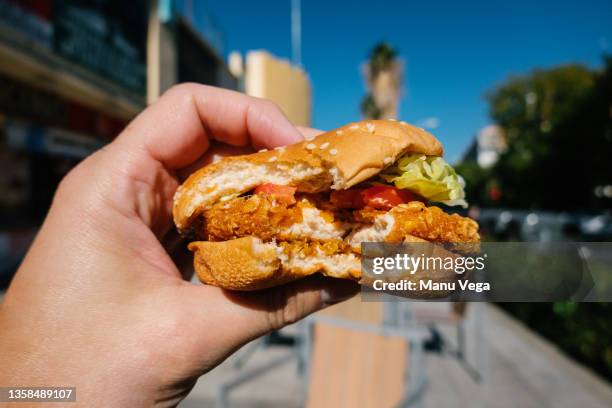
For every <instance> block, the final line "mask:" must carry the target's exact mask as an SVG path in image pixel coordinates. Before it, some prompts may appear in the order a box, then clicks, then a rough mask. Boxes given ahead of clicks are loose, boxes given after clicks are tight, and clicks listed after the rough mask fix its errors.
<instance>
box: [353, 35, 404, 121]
mask: <svg viewBox="0 0 612 408" xmlns="http://www.w3.org/2000/svg"><path fill="white" fill-rule="evenodd" d="M363 71H364V72H363V73H364V77H365V80H366V86H367V88H368V94H367V95H366V96H365V97H364V98H363V100H362V101H361V113H362V114H363V116H364V117H366V118H369V119H391V118H395V117H396V116H397V108H398V104H399V99H400V92H401V88H402V79H403V78H402V71H403V63H402V61H401V60H400V59H398V57H397V52H396V50H395V49H394V48H393V47H392V46H391V45H389V44H387V43H384V42H382V43H379V44H377V45H376V46H375V47H374V48H373V49H372V51H371V52H370V57H369V60H368V62H367V64H365V65H364V70H363Z"/></svg>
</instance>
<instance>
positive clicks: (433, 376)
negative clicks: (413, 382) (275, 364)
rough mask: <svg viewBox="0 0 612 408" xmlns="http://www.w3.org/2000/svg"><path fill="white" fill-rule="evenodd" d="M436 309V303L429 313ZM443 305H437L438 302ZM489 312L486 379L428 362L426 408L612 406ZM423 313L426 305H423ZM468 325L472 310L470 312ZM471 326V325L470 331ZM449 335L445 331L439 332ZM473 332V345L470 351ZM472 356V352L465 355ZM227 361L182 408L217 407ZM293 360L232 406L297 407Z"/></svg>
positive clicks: (590, 383) (243, 391)
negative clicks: (219, 388) (475, 380)
mask: <svg viewBox="0 0 612 408" xmlns="http://www.w3.org/2000/svg"><path fill="white" fill-rule="evenodd" d="M435 305H436V304H432V307H438V306H435ZM437 305H439V304H437ZM483 306H484V319H485V321H484V322H483V324H484V330H485V339H486V346H487V349H488V352H486V350H485V353H486V356H487V365H486V367H487V368H486V370H485V380H484V383H483V384H477V383H475V382H474V381H473V380H472V379H471V378H470V377H469V376H468V375H467V374H466V372H465V371H464V370H463V368H462V367H461V366H459V365H458V364H457V363H456V362H455V361H453V360H452V359H449V358H446V357H442V356H439V355H436V354H428V355H427V356H426V362H427V363H426V369H427V376H428V378H429V388H428V390H427V391H426V396H425V401H424V406H425V407H446V406H460V407H508V408H510V407H512V408H514V407H525V408H529V407H534V408H535V407H551V408H553V407H554V408H559V407H561V408H563V407H567V408H570V407H571V408H574V407H584V408H587V407H588V408H591V407H593V408H598V407H601V408H605V407H611V406H612V386H610V385H609V384H607V383H605V382H604V381H603V380H601V379H599V378H598V377H596V376H595V375H594V374H593V373H591V372H590V371H588V370H587V369H585V368H582V367H581V366H580V365H578V364H577V363H575V362H574V361H572V360H571V359H569V358H568V357H565V356H564V355H563V354H561V353H560V352H559V351H558V350H557V349H556V348H555V347H554V346H553V345H552V344H550V343H549V342H547V341H546V340H544V339H542V338H540V337H539V336H537V335H536V334H534V333H533V332H531V331H530V330H528V329H527V328H526V327H524V326H523V325H522V324H521V323H520V322H518V321H516V320H515V319H513V318H512V317H510V316H508V315H507V314H505V313H504V312H502V311H501V310H499V309H497V308H496V307H495V306H492V305H483ZM420 307H421V306H420ZM468 319H469V309H468ZM469 325H470V322H469V320H468V327H467V328H468V333H469V327H470V326H469ZM441 329H442V331H443V332H445V329H444V328H442V327H441ZM470 340H471V339H470V335H469V334H468V337H467V342H468V346H470V345H473V342H471V341H470ZM279 352H283V350H270V349H267V350H264V351H261V350H260V351H258V352H257V353H255V355H253V357H252V358H251V360H250V362H249V364H254V363H256V362H262V361H266V360H267V359H269V358H271V357H273V356H276V355H278V353H279ZM473 352H474V350H473V349H472V350H470V348H469V347H468V356H470V354H471V355H473ZM231 361H233V358H230V359H229V360H228V361H226V362H225V363H223V364H222V365H220V366H219V367H217V368H216V369H215V370H213V371H212V372H210V373H209V374H208V375H206V376H204V377H202V379H200V381H198V383H197V384H196V386H195V387H194V390H193V391H192V393H191V395H190V396H189V397H188V398H187V399H186V400H185V401H184V402H183V404H181V405H180V406H181V407H189V408H195V407H198V408H199V407H213V406H214V396H215V391H216V385H217V384H218V383H219V382H220V381H222V380H223V378H225V377H226V376H227V375H228V374H229V373H232V372H234V370H233V368H232V367H231ZM296 369H297V368H296V364H295V362H291V363H289V364H287V365H285V366H282V367H280V368H277V369H276V370H274V371H272V372H269V373H267V374H266V375H265V376H263V377H260V378H258V379H257V380H255V381H252V382H250V383H247V384H245V385H243V386H242V387H240V388H238V389H237V390H235V391H234V392H233V393H232V394H231V399H230V401H231V402H232V405H231V406H232V407H240V408H243V407H244V408H246V407H273V408H275V407H298V406H299V403H300V395H301V392H302V388H301V387H302V384H301V382H300V381H301V380H300V378H299V377H298V376H297V371H296Z"/></svg>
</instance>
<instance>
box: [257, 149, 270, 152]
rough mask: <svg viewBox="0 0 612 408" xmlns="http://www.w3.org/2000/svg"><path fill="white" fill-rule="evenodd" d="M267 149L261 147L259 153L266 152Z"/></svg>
mask: <svg viewBox="0 0 612 408" xmlns="http://www.w3.org/2000/svg"><path fill="white" fill-rule="evenodd" d="M267 151H268V149H261V150H260V151H259V153H263V152H267Z"/></svg>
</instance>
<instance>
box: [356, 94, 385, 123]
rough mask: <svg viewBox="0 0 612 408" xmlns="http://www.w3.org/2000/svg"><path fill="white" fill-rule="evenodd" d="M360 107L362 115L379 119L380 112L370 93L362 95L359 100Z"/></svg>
mask: <svg viewBox="0 0 612 408" xmlns="http://www.w3.org/2000/svg"><path fill="white" fill-rule="evenodd" d="M360 109H361V113H362V114H363V117H364V118H366V119H380V117H381V115H382V112H381V111H380V109H379V108H378V106H376V102H374V97H372V94H367V95H366V96H364V97H363V99H362V100H361V106H360Z"/></svg>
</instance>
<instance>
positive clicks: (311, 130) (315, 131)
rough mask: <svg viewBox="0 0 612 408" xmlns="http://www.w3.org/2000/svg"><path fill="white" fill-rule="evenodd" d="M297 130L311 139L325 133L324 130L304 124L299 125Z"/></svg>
mask: <svg viewBox="0 0 612 408" xmlns="http://www.w3.org/2000/svg"><path fill="white" fill-rule="evenodd" d="M297 130H298V131H299V132H300V133H301V134H302V135H303V136H304V138H305V139H310V138H313V137H315V136H317V135H320V134H321V133H323V131H322V130H319V129H314V128H309V127H304V126H297Z"/></svg>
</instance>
